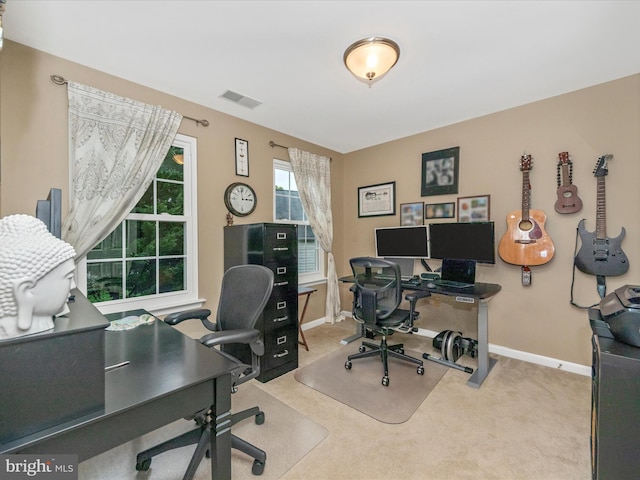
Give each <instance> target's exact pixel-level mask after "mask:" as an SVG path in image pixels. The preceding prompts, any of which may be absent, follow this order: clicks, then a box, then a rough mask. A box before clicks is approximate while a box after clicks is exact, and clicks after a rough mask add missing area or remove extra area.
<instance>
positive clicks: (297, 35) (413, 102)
mask: <svg viewBox="0 0 640 480" xmlns="http://www.w3.org/2000/svg"><path fill="white" fill-rule="evenodd" d="M638 19H640V2H638V1H612V0H609V1H595V0H594V1H577V0H572V1H413V2H407V1H335V2H334V1H205V0H200V1H178V0H170V1H169V0H168V1H158V0H156V1H151V0H143V1H137V0H129V1H114V0H107V1H103V0H89V1H87V0H85V1H82V2H81V1H77V0H71V1H62V0H56V1H51V0H8V1H7V4H6V12H5V14H4V17H3V25H4V27H5V36H6V38H8V39H10V40H13V41H16V42H18V43H22V44H24V45H28V46H30V47H33V48H36V49H39V50H42V51H45V52H48V53H51V54H53V55H57V56H59V57H63V58H66V59H69V60H71V61H74V62H78V63H81V64H84V65H87V66H89V67H92V68H95V69H97V70H101V71H103V72H107V73H109V74H112V75H115V76H118V77H122V78H125V79H127V80H131V81H133V82H136V83H140V84H142V85H146V86H149V87H151V88H154V89H157V90H160V91H163V92H166V93H169V94H172V95H175V96H178V97H181V98H184V99H187V100H190V101H192V102H196V103H198V104H201V105H206V106H208V107H210V108H212V109H215V110H218V111H221V112H224V113H227V114H230V115H233V116H235V117H239V118H242V119H245V120H248V121H250V122H253V123H256V124H259V125H263V126H265V127H268V128H271V129H274V130H277V131H280V132H283V133H285V134H288V135H292V136H294V137H298V138H300V139H303V140H306V141H308V142H311V143H315V144H318V145H320V146H323V147H326V148H330V149H333V150H335V151H337V152H341V153H348V152H351V151H354V150H358V149H361V148H365V147H368V146H371V145H377V144H380V143H384V142H387V141H390V140H394V139H397V138H402V137H405V136H408V135H412V134H415V133H419V132H424V131H427V130H431V129H434V128H437V127H441V126H444V125H449V124H452V123H455V122H459V121H462V120H466V119H469V118H474V117H477V116H480V115H485V114H489V113H492V112H496V111H500V110H504V109H507V108H511V107H514V106H517V105H523V104H526V103H529V102H533V101H536V100H540V99H543V98H548V97H551V96H554V95H559V94H562V93H565V92H569V91H572V90H577V89H580V88H583V87H587V86H591V85H595V84H598V83H602V82H606V81H609V80H613V79H616V78H621V77H624V76H627V75H631V74H635V73H638V72H640V52H639V51H638V46H640V28H639V27H638ZM369 36H385V37H389V38H391V39H393V40H395V41H396V42H397V43H398V44H399V45H400V48H401V54H400V60H399V61H398V63H397V64H396V66H395V67H394V68H393V69H392V70H391V71H390V72H389V73H388V74H387V75H386V76H384V77H382V78H381V79H380V80H379V81H378V82H377V83H375V84H374V85H373V86H371V88H369V87H368V86H367V85H365V84H364V83H362V82H361V81H359V80H357V79H356V78H355V77H353V76H352V75H351V74H350V73H349V72H348V71H347V70H346V68H345V67H344V64H343V60H342V55H343V53H344V50H345V49H346V48H347V47H348V46H349V45H350V44H351V43H353V42H354V41H356V40H359V39H361V38H365V37H369ZM51 73H52V74H54V73H61V72H51ZM71 80H73V79H71ZM227 89H230V90H233V91H236V92H239V93H241V94H244V95H247V96H249V97H252V98H254V99H256V100H259V101H261V102H262V105H260V106H259V107H257V108H255V109H254V110H250V109H247V108H245V107H242V106H239V105H236V104H234V103H231V102H229V101H228V100H225V99H221V98H219V96H220V95H221V94H222V93H223V92H224V91H225V90H227ZM180 113H183V114H185V115H189V112H180ZM209 128H215V125H212V126H211V127H209ZM293 146H295V145H293Z"/></svg>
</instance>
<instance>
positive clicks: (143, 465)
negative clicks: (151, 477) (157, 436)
mask: <svg viewBox="0 0 640 480" xmlns="http://www.w3.org/2000/svg"><path fill="white" fill-rule="evenodd" d="M150 466H151V459H150V458H147V459H146V460H143V461H142V462H136V470H137V471H139V472H146V471H147V470H149V467H150Z"/></svg>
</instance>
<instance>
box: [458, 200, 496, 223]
mask: <svg viewBox="0 0 640 480" xmlns="http://www.w3.org/2000/svg"><path fill="white" fill-rule="evenodd" d="M490 200H491V197H490V196H489V195H476V196H475V197H458V221H459V222H488V221H489V218H490V217H489V204H490Z"/></svg>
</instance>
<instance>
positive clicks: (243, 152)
mask: <svg viewBox="0 0 640 480" xmlns="http://www.w3.org/2000/svg"><path fill="white" fill-rule="evenodd" d="M236 175H239V176H241V177H248V176H249V142H247V141H246V140H242V139H241V138H236Z"/></svg>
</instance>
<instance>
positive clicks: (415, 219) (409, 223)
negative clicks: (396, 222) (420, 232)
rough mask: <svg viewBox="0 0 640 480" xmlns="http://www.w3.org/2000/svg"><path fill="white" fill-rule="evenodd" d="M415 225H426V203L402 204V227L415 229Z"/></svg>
mask: <svg viewBox="0 0 640 480" xmlns="http://www.w3.org/2000/svg"><path fill="white" fill-rule="evenodd" d="M415 225H424V203H423V202H417V203H401V204H400V226H402V227H413V226H415Z"/></svg>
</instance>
